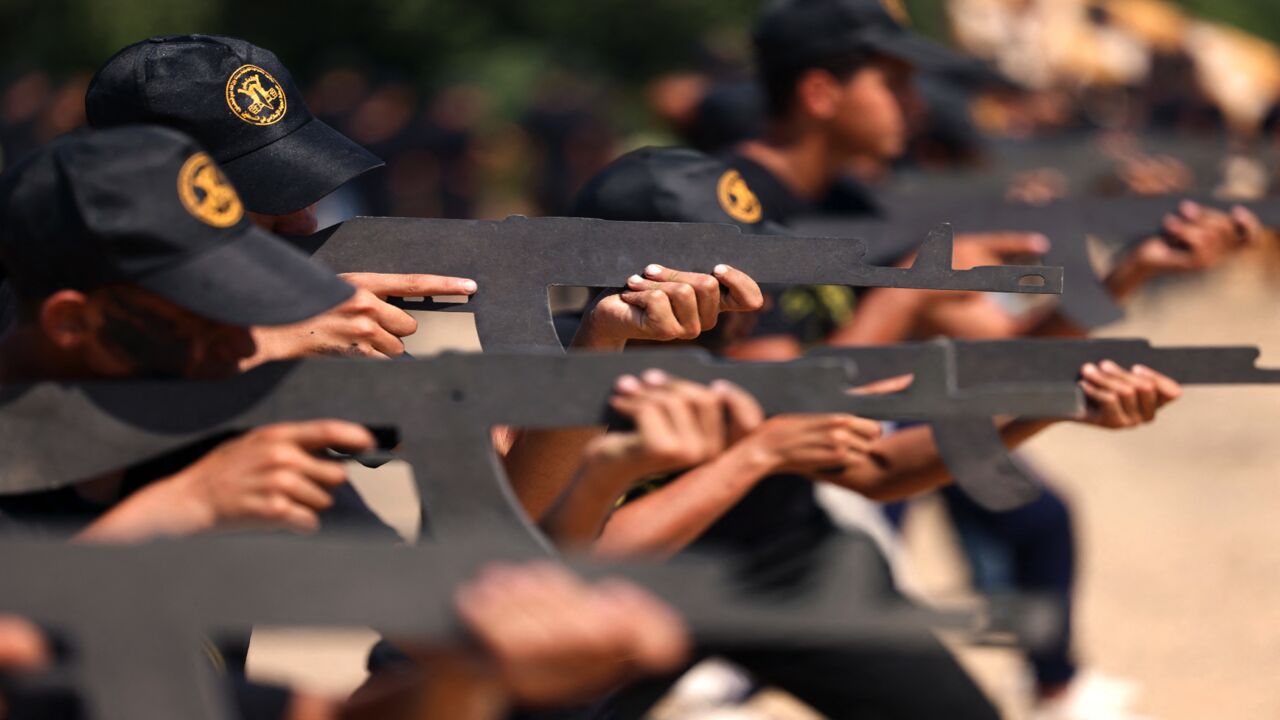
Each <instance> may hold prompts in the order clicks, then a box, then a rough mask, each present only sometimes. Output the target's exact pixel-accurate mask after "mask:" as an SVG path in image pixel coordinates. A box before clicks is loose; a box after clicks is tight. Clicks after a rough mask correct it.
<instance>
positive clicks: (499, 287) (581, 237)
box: [295, 217, 1062, 350]
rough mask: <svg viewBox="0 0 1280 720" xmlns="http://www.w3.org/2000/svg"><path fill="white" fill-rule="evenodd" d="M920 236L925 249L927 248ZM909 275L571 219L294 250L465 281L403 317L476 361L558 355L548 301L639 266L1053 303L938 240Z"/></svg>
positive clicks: (846, 244)
mask: <svg viewBox="0 0 1280 720" xmlns="http://www.w3.org/2000/svg"><path fill="white" fill-rule="evenodd" d="M926 234H927V237H926ZM921 237H924V238H925V240H924V243H923V245H922V246H921V250H920V254H919V259H918V260H917V261H916V263H915V264H914V265H913V266H912V267H910V268H896V267H882V266H878V265H869V264H867V262H866V261H865V259H864V256H865V254H866V249H865V247H864V245H863V243H862V242H861V241H860V240H855V239H850V238H840V239H836V238H808V237H791V236H786V237H783V236H772V235H749V234H743V233H742V232H741V231H740V230H739V229H738V228H737V227H735V226H731V225H700V224H691V223H636V222H611V221H606V220H587V219H580V218H523V217H511V218H508V219H506V220H504V221H501V222H497V221H490V220H410V219H402V218H367V217H362V218H355V219H353V220H348V221H347V222H344V223H342V224H340V225H337V226H335V227H334V228H330V229H327V230H324V231H321V232H320V233H318V234H316V235H314V236H312V237H310V238H303V239H300V240H297V241H295V242H296V243H297V244H298V245H299V246H301V247H303V248H304V249H306V250H309V251H312V252H313V253H314V256H315V257H316V258H317V259H319V260H321V261H323V262H324V263H326V264H327V265H329V266H330V267H331V268H333V269H334V270H336V271H337V272H341V273H345V272H375V273H434V274H438V275H456V276H461V277H468V278H472V279H474V280H475V281H476V283H478V284H479V286H480V290H479V292H477V293H476V294H475V295H474V296H473V297H471V298H470V299H469V300H468V301H467V302H466V303H464V304H448V303H444V304H440V303H433V302H422V303H412V304H406V305H405V307H409V308H411V309H422V310H442V311H450V310H452V311H461V312H469V313H474V314H475V320H476V331H477V332H478V333H479V335H480V342H481V344H482V345H483V346H484V348H485V349H486V350H503V349H513V348H528V347H559V346H560V343H559V340H557V338H556V334H555V328H554V326H553V324H552V319H551V310H550V308H549V306H548V302H547V289H548V288H550V287H552V286H557V285H560V286H570V287H592V288H624V287H625V286H626V282H627V278H628V277H630V276H631V275H634V274H635V273H637V272H639V271H640V270H641V269H643V268H644V267H645V266H646V265H649V264H651V263H657V264H660V265H664V266H666V267H669V268H677V269H680V270H689V271H696V272H706V273H709V272H711V270H712V268H714V267H715V266H716V265H717V264H720V263H728V264H730V265H732V266H734V267H735V268H737V269H739V270H742V271H743V272H745V273H747V274H748V275H750V276H751V277H752V278H754V279H755V280H756V281H757V282H759V283H760V284H762V285H848V286H853V287H893V288H922V289H934V290H973V291H984V292H1008V293H1040V294H1046V293H1050V294H1053V293H1060V292H1061V291H1062V269H1061V268H1052V267H980V268H974V269H972V270H953V269H952V267H951V244H952V243H951V234H950V231H949V230H947V229H946V228H939V229H936V230H933V231H932V232H928V233H922V234H921Z"/></svg>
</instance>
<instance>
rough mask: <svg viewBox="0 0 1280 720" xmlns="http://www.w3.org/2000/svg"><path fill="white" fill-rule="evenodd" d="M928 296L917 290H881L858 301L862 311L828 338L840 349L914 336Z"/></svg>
mask: <svg viewBox="0 0 1280 720" xmlns="http://www.w3.org/2000/svg"><path fill="white" fill-rule="evenodd" d="M923 302H924V296H923V295H922V294H921V293H920V292H918V291H915V290H900V289H896V288H877V289H874V290H869V291H867V293H866V294H865V295H864V296H863V297H862V298H861V299H860V300H859V301H858V310H857V312H855V313H854V314H853V316H852V317H851V318H850V319H849V322H847V323H845V324H844V325H843V326H841V327H840V328H839V329H838V330H836V331H835V332H834V333H832V334H831V336H830V337H829V338H827V343H828V344H830V345H837V346H851V345H884V344H888V343H894V342H900V341H902V340H905V339H907V338H909V337H910V336H911V333H912V330H913V329H914V328H915V326H916V323H917V321H918V319H919V315H920V311H921V308H922V304H923Z"/></svg>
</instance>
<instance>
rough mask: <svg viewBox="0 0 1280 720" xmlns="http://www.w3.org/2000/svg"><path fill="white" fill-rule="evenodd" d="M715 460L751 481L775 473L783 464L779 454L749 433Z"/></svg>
mask: <svg viewBox="0 0 1280 720" xmlns="http://www.w3.org/2000/svg"><path fill="white" fill-rule="evenodd" d="M716 462H718V463H724V464H726V465H729V466H731V468H732V470H733V471H734V473H735V474H736V475H738V476H741V477H744V478H749V479H751V480H752V481H757V480H760V479H762V478H765V477H767V476H769V475H773V474H776V473H778V472H779V471H781V469H782V466H783V462H782V457H781V456H779V455H778V454H777V453H776V452H774V451H773V450H772V449H771V448H769V447H767V446H765V445H764V443H761V442H759V441H757V440H756V438H755V437H754V436H751V435H748V436H747V437H745V438H743V439H742V440H739V441H738V442H737V443H735V444H734V445H733V446H732V447H730V448H729V449H728V450H726V451H725V452H724V454H723V455H721V456H720V457H719V458H717V460H716Z"/></svg>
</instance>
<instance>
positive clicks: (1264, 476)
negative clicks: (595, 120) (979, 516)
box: [250, 258, 1280, 720]
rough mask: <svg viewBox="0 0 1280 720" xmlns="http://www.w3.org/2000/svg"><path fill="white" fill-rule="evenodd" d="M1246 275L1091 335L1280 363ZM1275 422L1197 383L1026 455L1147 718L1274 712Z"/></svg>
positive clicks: (461, 337)
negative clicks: (1126, 417) (1044, 483)
mask: <svg viewBox="0 0 1280 720" xmlns="http://www.w3.org/2000/svg"><path fill="white" fill-rule="evenodd" d="M1260 265H1261V264H1260V262H1259V261H1258V260H1257V259H1256V258H1244V259H1242V261H1241V262H1239V263H1236V264H1234V265H1233V266H1232V267H1229V268H1226V269H1224V270H1223V271H1220V272H1217V273H1215V274H1214V275H1212V276H1210V277H1206V278H1202V279H1197V280H1195V281H1193V282H1181V283H1178V284H1176V285H1173V286H1170V287H1166V288H1164V289H1162V290H1160V291H1156V292H1152V293H1149V294H1148V295H1147V296H1145V297H1143V298H1140V299H1139V300H1138V301H1137V302H1136V303H1135V305H1134V306H1133V307H1132V309H1131V312H1130V317H1129V319H1127V320H1126V321H1125V322H1123V323H1121V324H1119V325H1116V326H1114V327H1111V328H1108V330H1107V332H1106V333H1105V334H1106V335H1110V336H1140V337H1148V338H1150V339H1151V340H1153V341H1154V342H1156V343H1157V344H1166V345H1168V344H1177V343H1183V344H1251V345H1259V346H1260V347H1262V349H1263V360H1264V364H1265V362H1266V361H1267V360H1270V362H1271V364H1273V365H1275V366H1280V291H1277V290H1276V289H1275V288H1272V287H1268V286H1267V285H1266V284H1265V283H1264V282H1262V280H1261V277H1262V270H1261V266H1260ZM466 320H467V318H466V317H465V316H450V317H443V316H432V317H431V318H430V320H429V322H428V323H427V324H425V325H424V327H423V330H422V332H421V333H420V335H422V336H423V337H424V338H431V339H432V342H433V343H434V344H435V345H439V344H444V345H446V346H452V347H468V346H470V345H471V344H472V343H474V334H473V332H474V331H473V330H472V329H470V328H468V327H467V323H466ZM441 322H447V323H449V324H447V325H441V324H440V323H441ZM428 344H430V343H428ZM425 349H427V346H420V347H419V348H418V350H419V352H422V351H423V350H425ZM1277 427H1280V389H1276V390H1271V389H1266V388H1244V389H1233V388H1195V389H1191V390H1189V391H1188V392H1187V394H1186V396H1185V398H1184V399H1183V400H1182V401H1180V402H1179V403H1177V404H1175V405H1173V406H1171V407H1170V408H1169V409H1168V410H1167V411H1166V412H1165V413H1164V414H1163V416H1162V417H1161V418H1160V421H1159V422H1158V423H1157V424H1156V425H1154V426H1151V427H1149V428H1145V429H1142V430H1138V431H1133V432H1124V433H1108V432H1102V431H1098V430H1093V429H1090V428H1084V427H1079V426H1066V425H1064V426H1060V427H1057V428H1054V429H1052V430H1050V431H1049V432H1047V433H1045V434H1044V435H1043V436H1042V437H1040V438H1037V439H1036V440H1035V441H1034V442H1033V443H1032V444H1031V445H1030V447H1029V449H1028V451H1029V453H1030V455H1031V456H1032V457H1033V458H1034V459H1035V460H1036V461H1037V462H1038V464H1039V465H1040V466H1042V467H1043V469H1044V470H1045V471H1046V472H1047V474H1049V475H1050V476H1051V477H1052V479H1053V482H1054V484H1055V486H1056V487H1058V488H1059V489H1060V490H1061V491H1062V492H1063V493H1064V494H1065V495H1066V497H1067V498H1068V499H1069V501H1070V503H1071V505H1072V507H1073V509H1074V511H1075V522H1076V525H1077V528H1078V534H1079V538H1080V543H1081V568H1080V572H1081V578H1080V592H1079V597H1078V607H1079V610H1078V619H1077V646H1078V648H1079V652H1080V655H1081V657H1082V658H1083V660H1084V661H1085V663H1086V665H1087V666H1089V667H1092V668H1096V669H1099V670H1101V671H1103V672H1106V673H1108V674H1112V675H1118V676H1122V677H1125V678H1128V679H1131V680H1134V681H1137V682H1138V683H1139V684H1140V686H1141V688H1142V696H1141V698H1140V700H1139V703H1138V710H1139V711H1140V712H1142V713H1143V715H1145V716H1149V717H1152V718H1161V719H1162V720H1201V719H1203V718H1243V719H1248V720H1252V719H1254V718H1259V719H1261V718H1280V522H1277V520H1280V436H1277V431H1276V428H1277ZM358 482H359V486H360V487H361V489H362V492H365V493H366V494H367V496H368V497H369V498H370V499H371V500H372V501H373V503H374V504H375V506H376V509H378V510H379V511H380V512H383V513H384V515H385V516H387V517H388V518H389V519H391V520H393V521H395V522H396V523H398V524H399V526H402V527H406V531H407V530H408V529H409V528H407V526H408V525H411V521H410V518H411V516H412V512H411V511H410V510H409V509H410V508H411V507H412V504H413V502H414V496H413V493H412V490H411V489H410V488H409V486H408V480H407V475H406V473H404V472H403V470H402V469H401V470H391V471H389V472H382V473H378V474H375V475H374V476H372V477H370V476H368V475H362V476H361V477H360V478H358ZM907 536H908V561H909V562H910V564H911V568H912V571H913V572H914V574H915V575H916V577H917V578H918V579H919V581H920V582H921V584H922V586H923V587H924V588H925V589H926V590H927V591H930V592H934V593H940V594H942V595H946V596H955V595H956V594H957V592H960V591H962V590H963V589H964V587H965V584H966V577H965V573H966V570H965V568H964V566H963V563H962V562H960V561H959V558H958V556H957V554H956V552H955V550H954V543H953V542H952V541H951V538H950V531H949V529H948V528H947V527H946V526H945V523H943V522H942V521H941V514H940V513H938V512H937V509H936V508H931V507H930V506H929V505H928V504H927V503H924V504H922V506H921V507H920V509H919V510H918V511H913V514H912V517H911V519H910V522H909V523H908V531H907ZM372 637H373V636H372V634H371V633H369V632H368V631H363V630H352V631H351V632H349V633H346V634H333V633H313V632H307V631H288V632H282V631H259V632H257V633H255V637H254V644H253V648H252V654H251V657H250V667H251V671H252V672H253V673H255V674H256V675H257V676H258V677H261V678H267V679H279V680H292V681H296V682H299V683H302V684H303V685H304V686H306V687H310V688H313V689H316V690H320V691H327V692H342V691H345V690H348V689H350V688H351V687H353V686H354V685H355V684H356V683H358V682H359V681H360V678H361V676H362V672H361V669H360V662H361V659H362V652H363V648H365V647H367V645H368V644H369V643H370V642H371V641H372ZM962 659H963V660H964V662H966V663H967V664H968V665H969V666H970V667H972V668H973V670H974V672H975V675H976V676H977V677H978V678H979V679H980V682H981V683H982V684H983V686H984V687H985V688H986V689H988V691H989V692H990V693H991V694H992V695H993V696H995V697H997V698H999V699H1000V701H1001V703H1002V707H1004V708H1005V709H1006V713H1007V715H1008V716H1009V717H1010V718H1017V717H1020V716H1021V715H1022V714H1023V710H1022V709H1021V708H1019V707H1018V706H1017V705H1018V704H1017V703H1016V702H1015V701H1014V700H1012V698H1013V693H1012V689H1013V688H1014V687H1016V683H1015V681H1014V679H1015V677H1016V672H1017V668H1018V666H1019V663H1018V661H1017V659H1016V657H1015V656H1014V655H1012V654H1011V653H1009V652H1007V651H999V650H982V651H963V658H962ZM779 707H781V708H784V709H778V708H779ZM785 707H786V703H785V702H783V703H774V702H773V701H772V700H771V701H770V704H769V705H768V708H769V709H768V710H764V709H761V710H762V712H759V713H757V714H752V715H751V717H761V718H765V717H771V718H778V719H779V720H781V719H782V718H796V717H801V715H797V714H794V713H791V712H790V711H788V710H786V709H785Z"/></svg>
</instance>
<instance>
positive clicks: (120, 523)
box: [74, 476, 214, 543]
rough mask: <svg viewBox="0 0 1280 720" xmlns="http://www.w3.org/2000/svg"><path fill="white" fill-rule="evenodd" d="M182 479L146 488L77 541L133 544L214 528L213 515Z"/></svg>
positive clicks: (83, 531)
mask: <svg viewBox="0 0 1280 720" xmlns="http://www.w3.org/2000/svg"><path fill="white" fill-rule="evenodd" d="M182 482H184V480H183V479H182V477H181V476H175V477H172V478H166V479H164V480H161V481H158V482H155V483H152V484H151V485H148V486H147V487H144V488H142V489H141V490H139V491H137V492H136V493H134V494H133V495H130V496H129V497H128V498H126V499H125V500H123V501H122V502H120V503H118V504H117V505H116V506H115V507H113V508H111V509H110V510H108V511H107V512H106V513H105V514H104V515H102V517H100V518H98V519H97V520H96V521H94V522H93V524H91V525H90V526H89V527H87V528H85V529H84V530H82V531H80V533H79V534H77V535H76V537H75V538H74V541H75V542H84V543H131V542H143V541H146V540H151V539H154V538H159V537H181V536H186V535H195V534H197V533H201V532H206V531H208V530H210V529H212V528H213V526H214V519H213V516H212V513H210V512H209V510H208V509H207V508H206V507H205V506H204V505H203V504H201V503H199V502H198V501H196V500H195V499H194V498H193V496H192V495H191V494H190V493H186V492H183V491H182V489H181V487H180V484H181V483H182Z"/></svg>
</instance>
